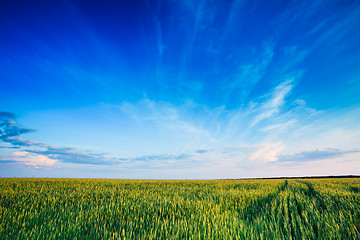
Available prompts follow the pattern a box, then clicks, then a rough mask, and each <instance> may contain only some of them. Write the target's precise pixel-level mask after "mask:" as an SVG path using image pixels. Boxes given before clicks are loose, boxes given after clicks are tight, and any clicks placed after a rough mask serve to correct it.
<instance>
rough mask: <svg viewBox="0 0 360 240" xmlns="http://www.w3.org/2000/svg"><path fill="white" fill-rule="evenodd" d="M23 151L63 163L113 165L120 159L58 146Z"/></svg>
mask: <svg viewBox="0 0 360 240" xmlns="http://www.w3.org/2000/svg"><path fill="white" fill-rule="evenodd" d="M24 151H25V152H28V153H35V154H39V155H43V156H47V157H48V158H51V159H54V160H58V161H61V162H65V163H75V164H91V165H114V164H116V163H117V162H119V161H120V160H118V159H115V158H108V157H106V156H104V154H97V153H81V152H77V151H76V150H75V149H73V148H58V147H54V146H47V147H46V149H45V150H34V149H25V150H24Z"/></svg>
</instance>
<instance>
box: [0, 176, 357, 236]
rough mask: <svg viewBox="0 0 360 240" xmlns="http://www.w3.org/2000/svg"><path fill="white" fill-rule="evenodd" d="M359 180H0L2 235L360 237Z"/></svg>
mask: <svg viewBox="0 0 360 240" xmlns="http://www.w3.org/2000/svg"><path fill="white" fill-rule="evenodd" d="M359 189H360V180H359V179H307V180H303V179H298V180H297V179H289V180H283V179H282V180H279V179H277V180H276V179H272V180H196V181H195V180H194V181H157V180H105V179H0V216H1V218H0V239H360V237H359V236H360V234H359V229H360V210H359V207H360V192H359Z"/></svg>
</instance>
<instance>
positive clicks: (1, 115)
mask: <svg viewBox="0 0 360 240" xmlns="http://www.w3.org/2000/svg"><path fill="white" fill-rule="evenodd" d="M2 118H4V119H14V118H16V115H15V114H13V113H11V112H0V119H2Z"/></svg>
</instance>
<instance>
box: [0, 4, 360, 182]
mask: <svg viewBox="0 0 360 240" xmlns="http://www.w3.org/2000/svg"><path fill="white" fill-rule="evenodd" d="M359 29H360V4H359V2H358V1H319V0H318V1H245V0H244V1H241V0H237V1H236V0H234V1H210V0H202V1H200V0H199V1H195V0H193V1H164V0H163V1H150V0H149V1H145V0H144V1H70V0H68V1H2V2H1V3H0V32H1V38H0V64H1V66H2V67H1V69H0V111H1V112H3V114H2V115H1V114H0V117H1V116H2V117H1V119H0V121H3V124H2V127H3V128H2V137H1V138H0V140H2V142H0V145H1V146H2V148H1V149H0V155H1V157H0V161H2V162H1V163H0V164H1V165H2V166H3V168H2V169H4V170H0V174H1V176H15V175H16V176H30V175H35V176H74V177H76V176H94V177H95V176H100V177H119V178H121V177H130V178H132V177H136V178H143V177H149V178H232V177H236V178H237V177H263V176H275V175H276V176H278V175H291V176H295V175H309V174H315V175H316V174H349V173H351V174H358V173H359V172H357V171H356V170H354V169H356V168H357V167H360V166H359V161H360V158H359V157H360V155H359V154H358V152H359V151H360V146H359V144H358V143H359V140H360V128H359V125H360V124H359V123H360V118H359V113H358V112H359V111H358V110H359V106H360V105H359V104H360V94H359V90H360V79H359V77H360V47H359V42H360V34H359V32H360V31H359ZM5 113H13V114H15V115H16V116H17V117H9V115H7V114H5ZM10 121H11V122H10ZM20 128H24V129H34V130H35V131H28V132H24V133H21V134H20V133H19V134H17V135H12V136H10V135H9V134H8V133H9V132H10V131H12V133H13V132H16V131H17V130H16V131H15V130H14V129H20ZM19 139H25V140H27V141H32V142H27V143H24V141H22V140H21V141H22V142H23V143H22V145H21V146H20V145H19V144H20V143H19V141H20V140H19ZM13 147H19V148H13ZM55 148H56V149H57V150H56V151H57V152H56V153H55V152H54V151H55V150H54V149H55ZM321 154H323V155H321ZM309 156H310V157H309ZM311 156H316V157H311ZM318 156H320V157H318ZM104 159H105V160H104ZM9 161H10V162H9ZM95 165H96V166H101V169H97V171H95V170H94V169H93V166H95ZM324 165H326V166H327V167H325V168H324ZM56 169H57V170H56ZM58 169H61V172H62V174H60V173H59V171H58ZM74 169H81V171H80V170H76V171H75V170H74ZM217 169H218V170H217ZM219 169H220V170H219ZM267 169H272V170H271V172H269V171H268V170H267ZM358 169H360V168H358ZM34 171H35V172H34ZM77 173H79V174H77Z"/></svg>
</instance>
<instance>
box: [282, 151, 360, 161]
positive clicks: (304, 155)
mask: <svg viewBox="0 0 360 240" xmlns="http://www.w3.org/2000/svg"><path fill="white" fill-rule="evenodd" d="M356 152H360V151H359V150H351V151H342V150H339V149H332V148H326V149H322V150H319V149H316V150H314V151H304V152H301V153H297V154H293V155H278V156H277V158H278V160H277V161H276V162H309V161H316V160H326V159H331V158H336V157H341V156H343V155H346V154H349V153H356Z"/></svg>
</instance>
